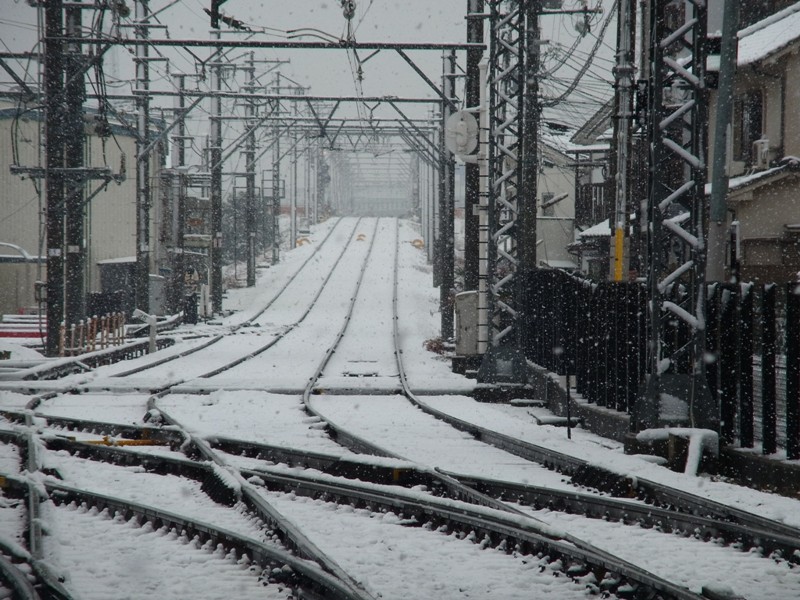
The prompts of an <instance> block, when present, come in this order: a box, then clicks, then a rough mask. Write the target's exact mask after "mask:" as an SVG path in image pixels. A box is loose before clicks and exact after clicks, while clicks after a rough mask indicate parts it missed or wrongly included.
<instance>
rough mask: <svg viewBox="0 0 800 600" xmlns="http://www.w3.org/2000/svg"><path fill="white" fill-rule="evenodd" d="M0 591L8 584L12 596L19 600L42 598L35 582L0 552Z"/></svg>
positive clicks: (37, 599)
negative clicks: (34, 585)
mask: <svg viewBox="0 0 800 600" xmlns="http://www.w3.org/2000/svg"><path fill="white" fill-rule="evenodd" d="M0 583H2V584H3V585H2V586H0V592H2V591H4V590H3V587H6V586H7V589H8V591H10V592H11V594H12V595H11V598H16V599H18V600H40V598H41V596H39V594H38V593H37V592H36V589H35V588H34V587H33V584H32V583H31V582H30V581H28V577H27V575H26V574H25V573H23V572H22V570H21V569H20V568H19V567H17V566H16V565H15V564H14V563H13V562H11V561H10V560H8V559H7V558H6V557H5V556H3V555H2V554H0Z"/></svg>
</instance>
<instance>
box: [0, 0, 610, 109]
mask: <svg viewBox="0 0 800 600" xmlns="http://www.w3.org/2000/svg"><path fill="white" fill-rule="evenodd" d="M127 2H128V4H129V5H130V6H131V7H132V6H133V2H132V0H127ZM589 3H590V6H596V5H597V4H601V5H603V6H604V8H605V9H606V10H605V13H604V14H602V15H598V16H596V17H594V22H593V27H592V32H591V34H590V35H588V36H586V37H585V38H583V40H582V41H581V42H580V43H579V45H578V46H577V48H576V49H575V53H574V55H573V56H572V57H571V58H569V59H568V60H567V62H566V64H564V65H563V66H562V67H561V69H560V71H561V72H560V73H557V74H556V76H557V77H558V78H559V79H563V80H568V79H569V78H570V75H571V74H574V72H575V69H576V68H579V67H580V65H581V64H584V63H585V62H586V60H587V59H588V57H589V55H590V54H591V53H592V50H593V47H594V43H595V40H594V35H596V34H597V33H598V32H599V30H600V27H601V25H602V20H604V19H605V17H606V16H607V14H608V13H609V12H611V8H612V5H613V2H612V0H589ZM0 4H2V5H5V6H4V10H2V11H0V40H2V44H0V46H2V47H3V50H12V51H24V50H31V49H33V48H34V46H35V44H36V41H37V35H38V34H37V31H36V26H35V24H36V16H37V15H36V10H35V9H34V8H31V7H30V6H29V5H28V4H27V2H26V1H25V0H0ZM208 5H210V0H180V1H179V2H173V0H151V2H150V10H151V12H159V11H161V12H159V14H158V15H157V19H158V21H160V22H162V23H164V24H166V25H167V26H168V30H167V31H168V35H169V37H170V38H171V39H207V38H208V37H209V18H208V16H207V15H206V14H205V13H204V12H203V8H204V7H207V6H208ZM581 5H582V2H581V0H564V8H578V7H580V6H581ZM466 6H467V1H466V0H406V1H400V0H359V1H358V2H357V8H356V16H355V18H354V19H353V24H354V26H355V28H356V39H357V40H358V41H363V42H366V41H393V42H402V41H408V42H464V41H466V33H465V31H466V22H465V20H464V15H465V12H466ZM165 7H166V8H165ZM162 8H163V9H164V10H163V11H162V10H161V9H162ZM222 10H223V13H225V14H228V15H230V16H233V17H235V18H237V19H239V20H241V21H243V22H244V23H246V24H247V25H248V26H250V27H251V28H253V29H254V30H256V31H259V30H261V31H263V33H257V34H255V35H254V39H272V40H278V39H285V37H286V34H285V33H281V32H285V31H287V30H290V29H299V28H303V27H306V28H316V29H320V30H323V31H325V32H328V33H330V34H332V35H333V36H335V37H341V36H343V35H344V34H345V31H346V25H345V23H346V21H345V19H344V17H343V15H342V10H341V7H340V6H339V2H338V1H337V0H289V1H286V0H284V1H276V0H228V2H226V3H225V4H223V6H222ZM88 12H89V11H87V13H88ZM88 20H89V19H88V16H87V18H85V19H84V24H85V25H88ZM130 20H131V19H128V22H130ZM575 20H576V17H571V16H562V17H545V18H543V19H542V23H541V25H542V37H543V38H544V39H547V40H550V41H551V43H550V44H549V45H548V47H547V50H548V52H550V53H551V54H552V55H553V56H554V58H553V61H557V60H559V59H561V58H563V55H564V53H562V54H561V55H559V54H558V53H557V48H558V47H559V45H560V46H561V47H562V48H563V49H565V50H566V49H568V48H569V47H570V46H571V45H572V44H573V41H574V40H575V39H576V38H577V37H578V36H577V33H576V31H575V28H574V22H575ZM108 21H109V19H107V22H108ZM124 32H125V33H126V34H127V35H133V33H132V31H131V30H130V29H127V30H124ZM151 35H152V36H153V37H162V36H163V35H166V33H165V32H164V30H159V29H154V30H153V32H152V33H151ZM614 36H615V31H614V26H613V24H611V25H610V26H609V27H608V29H607V31H606V35H605V43H604V44H603V45H601V46H600V48H599V52H597V53H596V54H597V57H596V59H595V63H594V64H593V65H592V67H591V68H590V69H589V71H588V72H587V74H586V75H585V76H584V80H583V82H582V85H581V86H580V88H579V92H578V93H577V94H574V100H576V101H578V100H580V98H579V97H578V96H580V94H581V93H583V94H588V95H589V96H590V97H591V98H594V99H598V100H599V99H601V98H602V97H604V96H605V97H607V96H608V95H609V94H610V86H607V85H604V84H602V83H599V82H598V81H599V79H600V78H605V79H609V77H610V67H611V62H610V61H611V59H612V58H613V50H612V48H611V46H613V41H614ZM224 37H225V38H227V39H237V38H238V39H242V38H243V37H244V35H242V34H231V33H225V34H224ZM307 39H313V38H307ZM204 52H205V51H204V50H202V49H199V50H198V51H197V53H198V55H199V56H201V57H202V56H204ZM164 54H166V55H169V56H170V58H171V62H170V64H169V70H170V71H171V72H194V71H195V65H194V64H193V61H192V59H191V57H189V55H188V54H187V53H186V52H182V51H171V50H164ZM236 54H237V53H236V52H234V53H232V54H231V55H230V56H236ZM239 54H241V53H239ZM260 54H261V56H260V58H266V59H278V58H280V59H288V60H290V61H291V64H288V65H283V66H281V67H280V70H281V72H282V73H284V74H286V75H287V76H289V77H290V78H292V79H293V80H295V81H297V82H298V83H300V84H302V85H306V86H310V87H311V90H310V93H312V94H319V95H335V94H355V93H356V83H355V81H354V58H353V57H352V55H349V56H348V53H346V52H344V51H311V50H305V51H300V52H287V51H280V52H278V51H272V50H267V51H264V52H262V53H260ZM410 54H411V55H412V56H413V58H414V59H415V61H417V62H418V63H419V64H420V66H422V67H423V68H424V70H425V71H426V73H427V74H428V76H429V77H431V79H434V80H435V81H436V82H437V83H438V82H439V78H440V76H441V64H442V61H441V56H440V55H439V53H437V52H412V53H410ZM361 58H362V60H363V59H364V58H366V56H361ZM463 58H464V57H463V53H461V55H460V57H459V60H460V61H461V62H462V64H463ZM552 64H556V62H553V63H552ZM105 70H106V75H107V76H108V77H109V78H111V77H113V76H117V77H119V78H120V79H122V80H123V81H125V80H129V79H130V78H131V77H132V74H133V71H132V66H131V62H130V56H129V53H128V51H127V50H125V49H118V50H116V51H115V52H114V54H112V55H111V56H109V58H108V60H107V61H106V65H105ZM363 70H364V79H363V82H362V83H361V87H362V89H363V93H364V94H366V95H394V96H420V95H424V96H431V95H432V93H431V92H430V90H429V89H428V87H427V86H426V85H425V84H424V83H423V82H422V81H421V79H420V78H419V77H418V76H417V75H416V74H415V73H414V72H413V71H412V70H411V68H410V67H409V66H408V65H407V64H406V63H405V62H404V61H403V60H402V59H401V58H400V57H398V56H397V55H395V54H394V53H392V52H386V51H384V52H382V53H381V54H379V55H378V56H375V57H374V58H371V59H370V60H369V61H368V62H366V63H365V64H364V65H363ZM165 75H166V64H165V63H154V64H153V74H152V78H153V81H154V83H153V87H154V88H159V87H160V86H165V87H164V88H162V89H166V87H169V86H171V82H170V81H169V79H168V78H166V77H165ZM109 81H110V83H111V84H112V85H113V84H114V81H113V80H111V79H110V80H109ZM124 87H126V85H118V86H117V87H116V88H115V89H119V88H124ZM127 87H128V89H130V85H129V84H127ZM604 88H607V89H605V90H604ZM581 90H583V92H581ZM544 91H545V92H546V91H547V90H546V89H545V90H544ZM587 101H588V100H587ZM587 116H588V115H587ZM573 120H574V116H573V117H571V118H570V121H573Z"/></svg>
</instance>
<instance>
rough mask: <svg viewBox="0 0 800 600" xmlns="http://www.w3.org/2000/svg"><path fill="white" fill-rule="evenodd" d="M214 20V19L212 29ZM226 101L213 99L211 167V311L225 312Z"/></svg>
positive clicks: (216, 59)
mask: <svg viewBox="0 0 800 600" xmlns="http://www.w3.org/2000/svg"><path fill="white" fill-rule="evenodd" d="M213 26H214V16H213V15H212V27H213ZM211 33H212V37H213V38H214V39H217V40H219V39H221V37H222V36H221V34H220V31H219V29H214V30H213V31H212V32H211ZM211 60H212V61H213V62H212V64H211V90H212V91H213V92H219V91H221V87H222V85H221V83H222V82H221V79H222V66H221V65H220V61H221V60H222V57H221V55H220V53H219V51H216V52H215V53H214V55H213V56H212V59H211ZM221 117H222V98H220V96H217V95H215V96H212V99H211V138H210V142H211V144H210V148H209V163H210V166H211V249H210V255H211V256H210V259H211V310H212V312H214V313H219V312H222V162H223V161H222V119H221Z"/></svg>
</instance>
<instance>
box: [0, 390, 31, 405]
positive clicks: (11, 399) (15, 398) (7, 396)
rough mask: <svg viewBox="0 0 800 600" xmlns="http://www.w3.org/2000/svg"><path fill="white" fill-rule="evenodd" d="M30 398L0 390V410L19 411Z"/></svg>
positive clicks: (25, 395)
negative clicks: (11, 409)
mask: <svg viewBox="0 0 800 600" xmlns="http://www.w3.org/2000/svg"><path fill="white" fill-rule="evenodd" d="M30 401H31V397H30V396H28V395H27V394H19V393H17V392H11V391H7V390H0V409H3V408H13V409H15V410H19V409H22V408H25V406H26V405H27V404H28V402H30Z"/></svg>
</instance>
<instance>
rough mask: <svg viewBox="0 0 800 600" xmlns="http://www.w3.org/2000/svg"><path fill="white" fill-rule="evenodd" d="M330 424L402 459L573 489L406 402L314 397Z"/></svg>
mask: <svg viewBox="0 0 800 600" xmlns="http://www.w3.org/2000/svg"><path fill="white" fill-rule="evenodd" d="M311 405H312V407H313V408H314V410H317V411H319V412H320V414H322V415H323V416H324V417H325V418H326V419H330V421H331V422H333V423H335V424H336V425H338V426H341V427H343V428H345V429H347V430H348V431H352V432H354V433H355V434H356V435H359V436H361V437H363V438H364V439H366V440H369V441H371V442H373V443H374V444H376V445H378V446H380V447H382V448H385V449H386V450H388V451H390V452H392V453H394V454H397V455H399V456H400V457H402V458H405V459H408V460H411V461H414V462H417V463H419V464H421V465H426V466H429V467H434V466H435V467H439V468H441V469H444V470H445V471H451V472H455V473H461V474H466V475H476V476H478V477H485V478H488V479H499V480H503V481H516V482H520V483H529V484H534V485H548V486H552V487H556V488H559V489H574V488H572V487H571V486H569V485H568V484H567V483H566V482H565V481H564V476H562V475H560V474H559V473H556V472H554V471H550V470H549V469H546V468H545V467H543V466H540V465H536V464H533V463H531V462H529V461H526V460H524V459H522V458H518V457H516V456H513V455H511V454H508V453H507V452H504V451H502V450H498V449H497V448H494V447H493V446H489V445H488V444H484V443H483V442H479V441H476V440H475V439H474V438H473V437H472V436H471V435H469V434H468V433H464V432H461V431H458V430H456V429H453V428H452V427H450V426H449V425H447V424H445V423H444V422H442V421H439V420H437V419H435V418H433V417H431V416H429V415H427V414H425V413H424V412H422V411H421V410H420V409H418V408H416V407H414V406H412V405H411V404H409V402H408V400H406V399H405V398H404V397H403V396H337V395H331V396H325V395H315V396H312V398H311Z"/></svg>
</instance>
